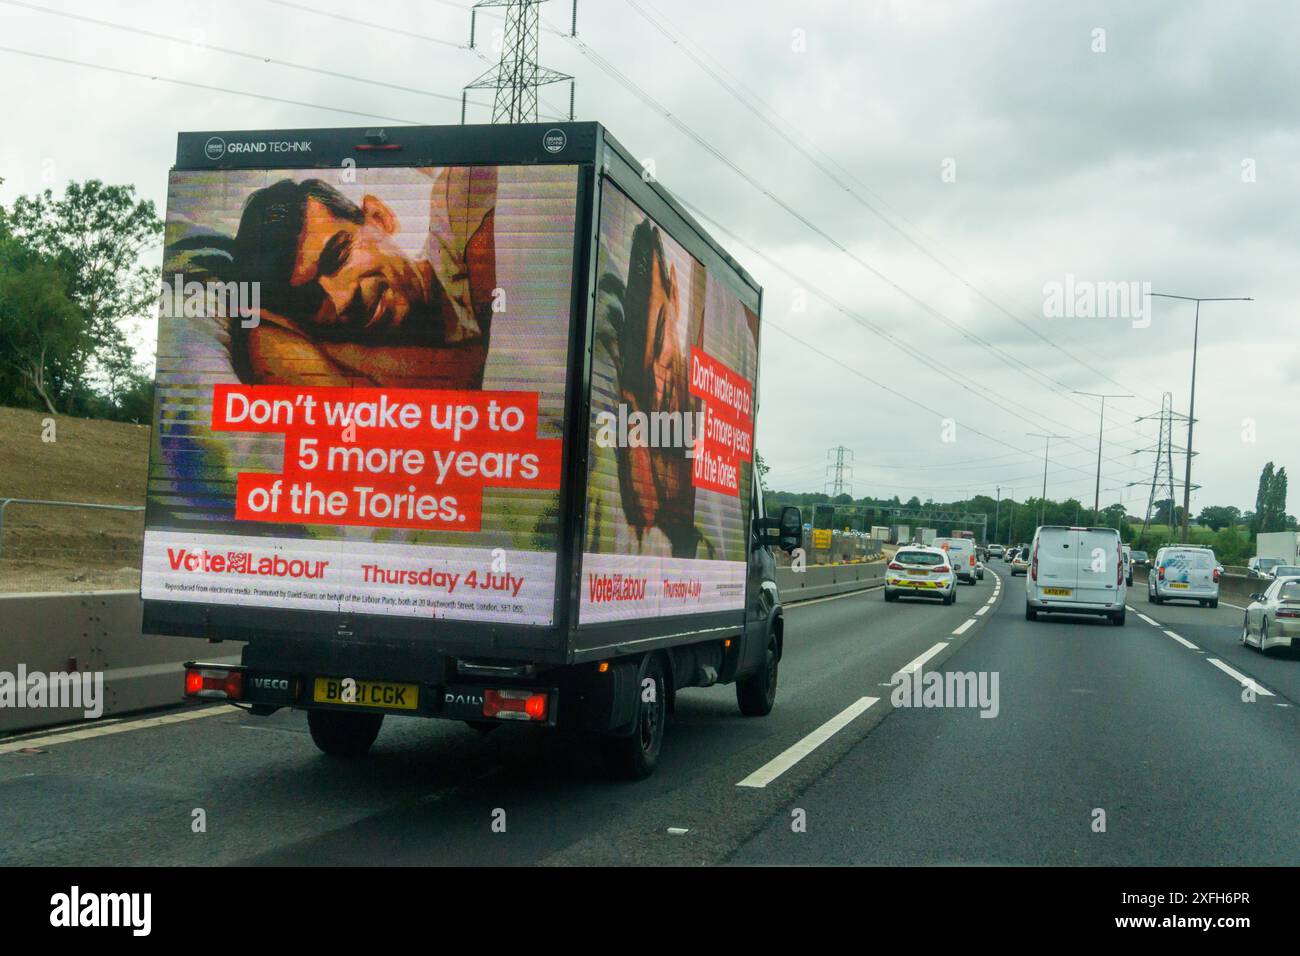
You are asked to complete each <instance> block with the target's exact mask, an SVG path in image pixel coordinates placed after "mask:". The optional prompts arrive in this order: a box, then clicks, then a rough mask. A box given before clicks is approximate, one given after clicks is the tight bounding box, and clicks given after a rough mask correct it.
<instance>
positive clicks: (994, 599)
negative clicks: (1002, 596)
mask: <svg viewBox="0 0 1300 956" xmlns="http://www.w3.org/2000/svg"><path fill="white" fill-rule="evenodd" d="M997 599H998V596H997V595H996V594H995V595H993V596H992V597H991V598H989V599H988V600H987V601H985V602H984V603H985V604H993V603H995V602H996V601H997Z"/></svg>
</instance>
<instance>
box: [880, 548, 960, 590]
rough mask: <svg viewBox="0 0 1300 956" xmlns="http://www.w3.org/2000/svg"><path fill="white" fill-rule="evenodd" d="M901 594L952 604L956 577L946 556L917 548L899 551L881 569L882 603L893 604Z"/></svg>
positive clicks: (932, 550)
mask: <svg viewBox="0 0 1300 956" xmlns="http://www.w3.org/2000/svg"><path fill="white" fill-rule="evenodd" d="M904 594H908V595H916V596H919V597H936V598H941V599H942V600H943V603H944V604H954V603H956V601H957V575H956V574H954V573H953V569H952V564H951V563H950V562H949V561H948V553H947V552H946V551H943V550H940V549H939V548H928V547H921V546H920V545H912V546H909V547H906V548H900V549H899V550H898V553H897V554H895V555H894V560H892V561H890V562H889V565H888V566H887V567H886V568H885V600H886V601H897V600H898V599H899V598H900V597H902V596H903V595H904Z"/></svg>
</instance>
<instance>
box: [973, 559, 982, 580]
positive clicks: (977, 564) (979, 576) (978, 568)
mask: <svg viewBox="0 0 1300 956" xmlns="http://www.w3.org/2000/svg"><path fill="white" fill-rule="evenodd" d="M975 580H977V581H983V580H984V562H983V561H976V562H975Z"/></svg>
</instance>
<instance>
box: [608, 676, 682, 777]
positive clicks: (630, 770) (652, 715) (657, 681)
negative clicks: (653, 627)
mask: <svg viewBox="0 0 1300 956" xmlns="http://www.w3.org/2000/svg"><path fill="white" fill-rule="evenodd" d="M633 691H634V692H635V694H636V705H635V710H634V713H635V714H636V716H635V717H634V718H633V720H632V732H631V733H630V734H625V735H622V736H618V737H606V738H604V739H602V740H601V742H600V743H601V753H602V756H603V757H604V758H605V767H606V769H608V770H609V772H610V773H611V774H613V775H614V776H615V777H618V778H619V779H622V780H644V779H645V778H646V777H648V776H650V774H652V773H654V771H655V767H656V766H657V765H658V763H659V751H660V750H662V749H663V744H664V718H665V717H666V715H667V713H668V709H667V702H668V683H667V681H666V680H665V679H664V663H663V659H662V658H660V656H659V655H658V654H648V655H646V658H645V660H643V661H642V662H641V669H640V672H639V673H638V674H637V680H636V686H635V687H634V688H633Z"/></svg>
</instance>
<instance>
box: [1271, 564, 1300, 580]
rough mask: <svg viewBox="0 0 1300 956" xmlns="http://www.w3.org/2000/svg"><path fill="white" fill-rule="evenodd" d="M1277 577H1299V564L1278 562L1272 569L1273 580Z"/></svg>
mask: <svg viewBox="0 0 1300 956" xmlns="http://www.w3.org/2000/svg"><path fill="white" fill-rule="evenodd" d="M1278 578H1300V564H1279V565H1278V566H1277V567H1275V568H1274V569H1273V580H1275V581H1276V580H1277V579H1278Z"/></svg>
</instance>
